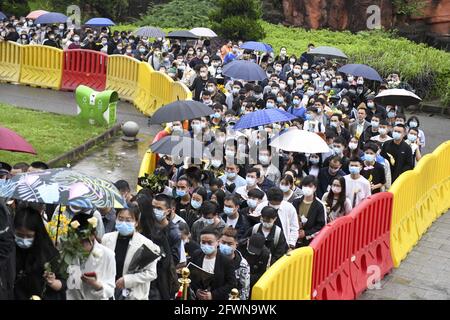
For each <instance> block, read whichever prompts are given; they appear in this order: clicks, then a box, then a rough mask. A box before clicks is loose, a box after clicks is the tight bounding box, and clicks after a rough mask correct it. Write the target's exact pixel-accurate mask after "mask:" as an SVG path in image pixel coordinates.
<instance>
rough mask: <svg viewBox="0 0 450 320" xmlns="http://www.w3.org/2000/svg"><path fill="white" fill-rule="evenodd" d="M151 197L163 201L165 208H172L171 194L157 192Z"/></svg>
mask: <svg viewBox="0 0 450 320" xmlns="http://www.w3.org/2000/svg"><path fill="white" fill-rule="evenodd" d="M153 199H154V200H156V201H161V202H164V206H165V207H166V208H172V202H173V198H172V197H171V196H168V195H167V194H164V193H159V194H157V195H156V196H155V197H154V198H153Z"/></svg>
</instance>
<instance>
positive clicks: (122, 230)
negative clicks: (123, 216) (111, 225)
mask: <svg viewBox="0 0 450 320" xmlns="http://www.w3.org/2000/svg"><path fill="white" fill-rule="evenodd" d="M116 230H117V231H119V234H120V235H121V236H129V235H130V234H132V233H133V232H134V222H125V221H118V222H116Z"/></svg>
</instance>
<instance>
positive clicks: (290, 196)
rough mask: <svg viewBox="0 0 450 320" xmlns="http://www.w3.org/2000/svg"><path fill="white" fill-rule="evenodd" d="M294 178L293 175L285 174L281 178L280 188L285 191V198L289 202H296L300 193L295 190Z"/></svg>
mask: <svg viewBox="0 0 450 320" xmlns="http://www.w3.org/2000/svg"><path fill="white" fill-rule="evenodd" d="M294 188H295V186H294V179H293V178H292V176H291V175H288V174H287V175H285V176H284V177H283V178H282V179H281V180H280V189H281V191H283V200H284V201H287V202H289V203H292V202H294V200H295V199H297V198H298V195H297V194H296V193H295V192H294Z"/></svg>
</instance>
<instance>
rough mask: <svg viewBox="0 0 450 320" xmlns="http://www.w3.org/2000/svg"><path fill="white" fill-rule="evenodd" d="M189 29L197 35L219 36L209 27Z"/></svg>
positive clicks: (205, 36) (206, 36)
mask: <svg viewBox="0 0 450 320" xmlns="http://www.w3.org/2000/svg"><path fill="white" fill-rule="evenodd" d="M189 31H190V32H191V33H193V34H195V35H196V36H197V37H204V38H215V37H217V34H216V33H215V32H214V31H212V30H211V29H209V28H194V29H191V30H189Z"/></svg>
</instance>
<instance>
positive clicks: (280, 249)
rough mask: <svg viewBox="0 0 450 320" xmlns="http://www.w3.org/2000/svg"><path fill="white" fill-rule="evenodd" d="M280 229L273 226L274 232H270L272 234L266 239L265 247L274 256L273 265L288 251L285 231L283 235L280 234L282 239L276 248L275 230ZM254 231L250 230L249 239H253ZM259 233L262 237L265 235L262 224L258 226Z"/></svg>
mask: <svg viewBox="0 0 450 320" xmlns="http://www.w3.org/2000/svg"><path fill="white" fill-rule="evenodd" d="M275 227H276V228H280V229H281V227H279V226H277V225H276V224H275V225H274V226H273V228H272V230H270V233H269V234H268V235H267V237H265V236H264V237H265V238H266V243H265V246H266V247H267V248H269V250H270V253H271V255H272V259H271V262H270V263H271V264H273V263H274V262H275V261H277V260H278V259H280V258H281V257H282V256H283V255H284V254H285V253H286V252H287V250H288V248H289V247H288V244H287V242H286V238H285V237H284V233H283V230H281V234H280V238H279V239H278V243H277V245H276V246H275V239H274V238H275V229H276V228H275ZM252 231H253V228H250V229H249V230H248V232H247V237H249V238H250V237H251V236H252ZM257 233H260V234H262V235H264V233H263V232H262V224H259V225H258V231H257Z"/></svg>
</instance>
